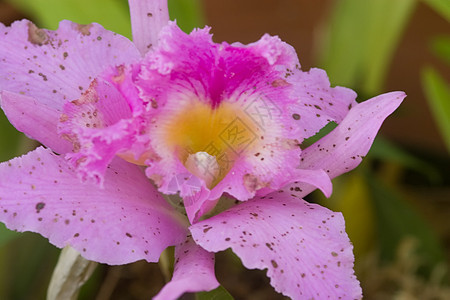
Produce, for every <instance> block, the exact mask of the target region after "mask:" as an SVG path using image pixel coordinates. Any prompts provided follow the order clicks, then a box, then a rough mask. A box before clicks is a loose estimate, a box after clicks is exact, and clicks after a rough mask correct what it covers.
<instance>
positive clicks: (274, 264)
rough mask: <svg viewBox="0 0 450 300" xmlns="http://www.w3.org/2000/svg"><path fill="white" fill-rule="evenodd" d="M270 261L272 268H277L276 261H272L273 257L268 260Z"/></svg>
mask: <svg viewBox="0 0 450 300" xmlns="http://www.w3.org/2000/svg"><path fill="white" fill-rule="evenodd" d="M270 263H271V264H272V266H273V267H274V268H278V264H277V262H276V261H274V260H273V259H272V260H271V261H270Z"/></svg>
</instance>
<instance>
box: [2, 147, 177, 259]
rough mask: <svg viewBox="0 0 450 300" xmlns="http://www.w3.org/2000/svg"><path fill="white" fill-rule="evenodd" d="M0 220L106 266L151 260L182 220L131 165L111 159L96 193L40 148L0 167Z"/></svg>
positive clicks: (174, 241) (172, 241) (58, 158)
mask: <svg viewBox="0 0 450 300" xmlns="http://www.w3.org/2000/svg"><path fill="white" fill-rule="evenodd" d="M0 221H2V222H4V223H5V224H6V226H7V227H8V228H10V229H12V230H17V231H32V232H38V233H40V234H42V235H43V236H44V237H47V238H48V239H49V241H50V243H52V244H54V245H55V246H57V247H61V248H62V247H65V246H67V245H71V246H72V247H73V248H75V249H76V250H78V251H79V252H80V253H81V255H83V256H84V257H85V258H86V259H89V260H93V261H97V262H101V263H107V264H124V263H130V262H133V261H137V260H140V259H145V260H147V261H149V262H156V261H158V259H159V256H160V254H161V252H162V251H163V250H164V249H165V248H166V247H168V246H172V245H176V244H179V243H181V242H182V241H183V240H184V239H185V236H186V228H185V225H184V224H183V223H182V222H183V221H182V219H181V216H180V215H179V214H177V213H176V212H175V211H174V210H173V209H172V208H171V206H170V205H169V204H167V203H166V202H165V200H164V199H163V198H162V196H161V195H160V194H159V193H158V192H157V191H156V189H155V188H154V187H153V185H152V184H151V183H150V182H149V181H148V179H147V178H146V177H145V175H144V174H143V172H142V171H141V170H140V169H139V168H138V167H137V166H134V165H132V164H129V163H127V162H125V161H123V160H121V159H116V160H115V161H113V163H112V164H111V166H109V167H108V169H107V172H106V174H105V186H104V188H103V189H101V188H99V187H98V186H97V185H95V184H90V183H81V182H80V181H79V180H78V178H77V176H76V174H75V172H74V170H73V169H71V168H70V167H68V165H67V163H66V161H65V160H64V158H62V157H61V156H58V155H55V154H53V153H52V151H51V150H48V149H44V148H38V149H36V150H35V151H33V152H30V153H29V154H27V155H25V156H22V157H19V158H15V159H13V160H11V161H9V162H4V163H1V164H0Z"/></svg>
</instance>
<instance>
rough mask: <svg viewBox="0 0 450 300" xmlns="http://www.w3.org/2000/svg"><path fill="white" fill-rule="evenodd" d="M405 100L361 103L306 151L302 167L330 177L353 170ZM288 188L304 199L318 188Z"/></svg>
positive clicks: (399, 96) (392, 96)
mask: <svg viewBox="0 0 450 300" xmlns="http://www.w3.org/2000/svg"><path fill="white" fill-rule="evenodd" d="M405 97H406V94H405V93H403V92H391V93H386V94H382V95H379V96H377V97H374V98H372V99H369V100H367V101H364V102H362V103H360V104H357V105H356V106H354V107H353V108H352V109H351V110H350V111H349V113H348V115H347V116H346V117H345V119H344V120H343V121H342V122H341V124H339V125H338V126H337V127H336V128H335V129H334V130H333V131H332V132H330V133H329V134H328V135H327V136H325V137H323V138H322V139H320V140H319V141H317V142H316V143H314V144H313V145H311V146H309V147H308V148H306V149H305V150H303V152H302V158H301V159H300V165H299V166H298V168H300V169H323V170H325V171H326V172H327V174H328V176H330V178H334V177H336V176H339V175H341V174H343V173H346V172H349V171H351V170H353V169H354V168H356V167H357V166H358V165H359V164H360V163H361V160H362V158H363V157H364V156H365V155H366V154H367V152H369V149H370V147H371V145H372V143H373V140H374V139H375V136H376V134H377V132H378V130H379V129H380V127H381V125H382V123H383V121H384V120H385V119H386V118H387V117H388V116H389V115H390V114H392V113H393V112H394V111H395V110H396V109H397V107H398V106H399V105H400V103H401V102H402V101H403V99H404V98H405ZM284 189H285V190H291V191H292V189H294V192H298V193H296V194H297V196H298V197H300V198H301V197H304V196H305V195H307V194H309V193H310V192H311V191H313V190H314V189H315V187H313V186H311V185H309V184H301V183H292V184H289V185H288V186H286V187H285V188H284Z"/></svg>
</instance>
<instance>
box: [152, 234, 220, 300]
mask: <svg viewBox="0 0 450 300" xmlns="http://www.w3.org/2000/svg"><path fill="white" fill-rule="evenodd" d="M218 286H219V283H218V282H217V279H216V276H215V275H214V253H210V252H208V251H206V250H204V249H203V248H201V247H200V246H198V245H197V244H195V242H194V241H193V240H192V238H191V237H190V236H188V238H187V239H186V241H185V242H183V243H182V244H180V245H178V246H176V247H175V270H174V271H173V277H172V280H171V281H170V282H169V283H167V284H166V286H165V287H164V288H163V289H162V290H161V291H160V292H159V294H158V295H157V296H156V297H155V298H153V299H154V300H169V299H178V297H180V296H181V295H183V294H184V293H188V292H189V293H195V292H202V291H211V290H213V289H215V288H217V287H218Z"/></svg>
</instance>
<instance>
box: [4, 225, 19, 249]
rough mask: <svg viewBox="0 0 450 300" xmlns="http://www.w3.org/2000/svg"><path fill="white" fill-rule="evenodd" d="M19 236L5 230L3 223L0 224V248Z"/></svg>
mask: <svg viewBox="0 0 450 300" xmlns="http://www.w3.org/2000/svg"><path fill="white" fill-rule="evenodd" d="M19 236H20V234H19V233H17V232H15V231H11V230H9V229H7V228H6V226H5V225H4V224H3V223H0V247H2V246H4V245H6V244H8V243H9V242H10V241H12V240H13V239H15V238H17V237H19Z"/></svg>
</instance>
